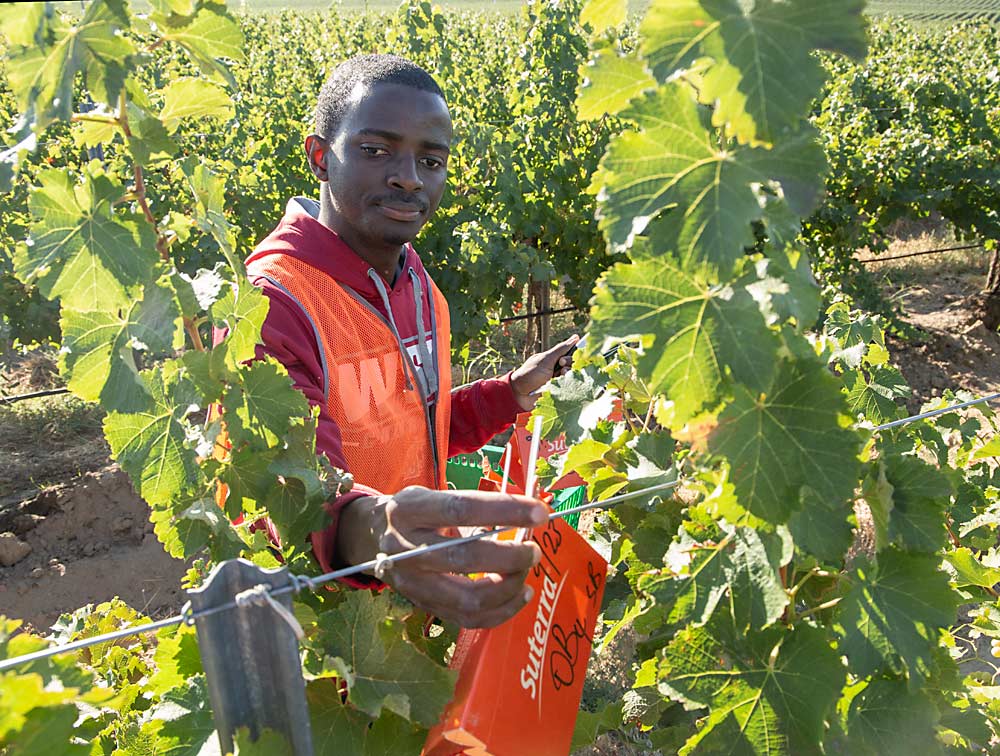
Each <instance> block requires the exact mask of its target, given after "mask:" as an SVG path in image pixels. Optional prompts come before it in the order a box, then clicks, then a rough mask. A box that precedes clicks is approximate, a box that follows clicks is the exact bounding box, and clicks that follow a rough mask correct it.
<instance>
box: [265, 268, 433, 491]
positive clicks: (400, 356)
mask: <svg viewBox="0 0 1000 756" xmlns="http://www.w3.org/2000/svg"><path fill="white" fill-rule="evenodd" d="M247 273H248V275H249V276H250V277H251V278H255V277H258V276H262V277H265V278H267V279H269V280H270V281H271V282H272V283H274V284H275V285H276V286H278V287H279V288H281V289H283V290H284V291H285V293H287V294H289V295H290V296H291V297H292V298H293V299H294V300H295V301H296V302H297V303H298V304H299V306H300V307H301V308H302V309H303V311H304V312H305V314H306V315H307V316H308V318H309V320H310V321H311V323H312V325H313V329H314V331H315V333H316V336H317V340H318V341H319V347H320V349H321V350H322V356H323V364H324V368H325V370H324V372H325V377H326V386H325V387H324V390H325V392H326V409H327V411H328V412H329V414H330V417H332V418H333V420H334V421H335V422H336V423H337V426H338V427H339V428H340V435H341V439H342V443H343V453H344V458H345V459H346V461H347V466H348V471H349V472H350V473H351V474H352V475H353V476H354V479H355V481H357V482H358V483H361V484H363V485H365V486H369V487H371V488H374V489H375V490H377V491H382V492H384V493H389V494H392V493H396V492H397V491H400V490H401V489H403V488H405V487H406V486H410V485H420V486H425V487H427V488H437V489H443V488H445V465H446V463H447V460H448V433H449V427H450V423H451V330H450V320H449V315H448V303H447V302H446V301H445V299H444V296H443V295H442V294H441V292H440V290H438V288H437V286H435V285H434V283H433V282H432V281H431V280H430V277H429V276H427V277H426V280H427V282H428V283H429V284H430V287H429V288H430V291H431V294H430V299H431V302H432V303H433V309H432V311H431V323H432V334H431V336H432V338H433V350H432V351H433V358H434V360H435V362H436V363H437V364H436V365H424V366H423V369H424V370H425V371H426V370H433V369H435V367H436V368H437V376H438V390H437V401H436V402H435V404H434V406H433V407H428V405H427V401H426V397H425V396H424V393H423V390H422V389H421V384H420V381H419V380H418V378H417V374H416V368H415V367H414V365H413V362H412V361H411V360H410V357H409V355H408V354H407V353H406V350H405V349H404V347H403V344H402V342H401V341H400V338H399V335H398V333H397V332H396V331H395V329H394V328H393V327H392V326H391V325H390V324H389V322H388V321H387V320H386V319H385V318H384V317H383V316H382V314H381V313H379V312H378V311H377V310H375V309H374V308H373V307H372V306H371V305H370V304H369V303H368V302H366V301H365V300H364V298H362V297H361V295H360V294H358V293H357V292H355V291H353V290H352V289H350V288H349V287H347V286H345V285H343V284H340V283H338V282H337V281H335V280H333V279H332V278H330V276H329V275H327V274H326V273H323V272H320V271H319V270H317V269H316V268H314V267H312V266H311V265H309V264H307V263H304V262H302V261H301V260H298V259H296V258H294V257H291V256H289V255H284V254H268V255H266V256H264V257H262V258H259V259H257V260H252V261H251V262H250V263H249V265H248V266H247Z"/></svg>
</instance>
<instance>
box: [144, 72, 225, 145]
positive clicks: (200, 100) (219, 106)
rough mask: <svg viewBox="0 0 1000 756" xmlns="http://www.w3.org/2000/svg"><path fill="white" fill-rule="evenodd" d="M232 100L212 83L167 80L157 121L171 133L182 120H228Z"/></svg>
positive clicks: (188, 78) (191, 79)
mask: <svg viewBox="0 0 1000 756" xmlns="http://www.w3.org/2000/svg"><path fill="white" fill-rule="evenodd" d="M233 113H234V111H233V100H232V98H231V97H230V96H229V93H228V92H227V91H226V90H225V89H224V88H223V87H221V86H219V85H218V84H216V83H215V82H212V81H208V80H206V79H197V78H194V77H190V76H188V77H183V78H180V79H175V80H174V81H172V82H170V83H169V84H168V85H167V86H166V88H165V89H164V90H163V110H161V111H160V120H161V121H162V122H163V125H164V126H165V127H166V129H167V131H168V132H169V133H171V134H173V133H174V132H175V131H177V127H178V126H180V125H181V123H183V122H184V121H188V120H193V119H196V118H217V119H219V120H223V121H226V120H229V119H230V118H232V117H233Z"/></svg>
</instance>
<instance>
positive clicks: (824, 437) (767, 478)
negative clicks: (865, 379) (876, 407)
mask: <svg viewBox="0 0 1000 756" xmlns="http://www.w3.org/2000/svg"><path fill="white" fill-rule="evenodd" d="M842 406H843V398H842V395H841V394H840V391H839V389H838V387H837V380H836V379H835V378H834V377H833V376H831V375H830V374H829V373H827V372H826V369H825V368H824V366H823V365H822V364H820V363H818V362H812V361H805V360H798V361H783V362H782V363H781V364H780V365H779V366H778V373H777V376H776V377H775V379H774V381H773V383H772V385H771V386H770V388H769V389H768V390H767V391H766V392H764V393H763V394H762V395H761V396H759V397H758V396H754V395H753V394H751V393H750V392H749V391H748V390H746V389H745V388H743V387H742V386H737V387H736V391H735V399H734V400H733V402H732V403H731V404H730V405H729V406H728V407H726V409H725V410H724V411H723V412H722V414H721V415H720V416H719V424H718V426H717V427H716V428H715V430H713V431H712V433H711V434H710V435H709V437H708V448H709V450H710V451H711V452H712V453H714V454H720V455H723V456H725V457H726V458H727V459H728V460H729V466H730V479H731V480H732V482H733V486H734V488H735V491H736V496H737V499H738V500H739V503H740V505H741V506H743V507H744V508H745V509H747V510H749V511H750V512H752V513H753V514H755V515H757V516H758V517H760V518H762V519H765V520H768V521H770V522H785V521H786V520H788V518H789V516H790V515H791V513H792V511H793V509H795V508H797V507H799V506H801V502H800V499H799V490H800V489H801V488H802V486H803V485H805V484H808V485H809V487H810V488H812V489H813V491H814V492H815V493H816V495H817V496H820V497H822V498H825V499H827V500H828V501H829V502H830V503H831V506H833V503H834V502H842V501H845V500H846V499H847V498H848V497H849V496H850V495H851V494H852V492H853V491H854V484H855V482H856V481H857V472H858V463H857V459H856V457H855V454H856V451H857V448H858V445H859V444H858V440H859V439H858V437H857V435H856V434H855V433H854V432H853V431H850V430H847V429H845V428H842V427H841V425H840V422H839V419H840V410H841V407H842Z"/></svg>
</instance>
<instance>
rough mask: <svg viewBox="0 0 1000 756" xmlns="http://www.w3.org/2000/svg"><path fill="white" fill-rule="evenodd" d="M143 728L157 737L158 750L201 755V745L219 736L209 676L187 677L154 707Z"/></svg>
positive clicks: (176, 754) (173, 755) (174, 755)
mask: <svg viewBox="0 0 1000 756" xmlns="http://www.w3.org/2000/svg"><path fill="white" fill-rule="evenodd" d="M142 732H143V734H145V735H149V736H152V737H153V738H155V740H154V742H155V743H156V747H157V752H158V753H165V754H170V756H199V753H201V749H202V748H204V747H205V746H206V745H208V744H209V741H215V740H216V738H217V736H216V734H215V723H214V722H213V721H212V711H211V710H210V709H209V706H208V684H207V683H206V682H205V676H204V675H197V676H195V677H192V678H190V679H188V680H185V681H184V683H183V684H181V685H179V686H178V687H176V688H174V689H173V690H170V691H168V692H167V693H166V694H164V696H163V698H162V700H161V702H160V703H159V704H157V705H156V706H154V707H153V708H152V709H151V710H150V713H149V719H148V720H147V721H146V722H145V723H144V724H143V725H142ZM212 745H215V743H213V744H212Z"/></svg>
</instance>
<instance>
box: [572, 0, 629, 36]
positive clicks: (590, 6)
mask: <svg viewBox="0 0 1000 756" xmlns="http://www.w3.org/2000/svg"><path fill="white" fill-rule="evenodd" d="M627 14H628V2H627V0H587V2H586V3H585V4H584V6H583V8H582V9H581V10H580V25H581V26H584V25H586V26H589V27H590V28H591V29H592V30H593V31H594V32H598V33H599V32H602V31H604V30H605V29H607V28H608V27H613V28H617V27H619V26H621V25H622V24H623V23H625V17H626V15H627Z"/></svg>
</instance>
